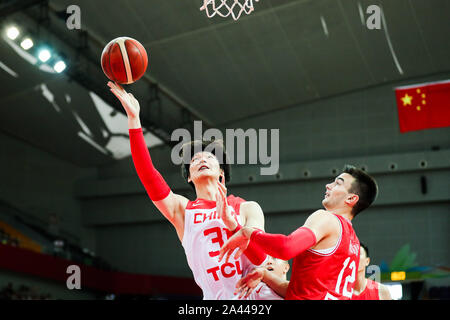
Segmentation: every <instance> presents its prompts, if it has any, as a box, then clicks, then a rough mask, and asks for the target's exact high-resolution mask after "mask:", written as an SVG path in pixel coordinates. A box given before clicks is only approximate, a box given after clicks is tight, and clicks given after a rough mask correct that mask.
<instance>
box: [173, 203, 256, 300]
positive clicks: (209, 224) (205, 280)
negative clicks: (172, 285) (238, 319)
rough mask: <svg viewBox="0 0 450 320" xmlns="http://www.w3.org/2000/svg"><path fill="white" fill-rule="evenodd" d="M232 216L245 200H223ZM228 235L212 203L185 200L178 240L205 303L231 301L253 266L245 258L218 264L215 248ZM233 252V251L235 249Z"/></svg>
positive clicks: (220, 244) (228, 236)
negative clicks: (179, 239)
mask: <svg viewBox="0 0 450 320" xmlns="http://www.w3.org/2000/svg"><path fill="white" fill-rule="evenodd" d="M227 200H228V205H229V207H230V209H231V212H232V214H233V215H236V216H237V219H238V221H239V223H241V224H242V221H241V219H240V215H239V207H240V204H241V203H242V202H244V201H245V200H243V199H241V198H237V197H234V196H232V195H230V196H228V197H227ZM231 236H232V234H231V232H230V230H229V229H228V228H227V227H226V226H225V224H224V223H223V221H222V219H221V218H220V217H219V215H218V214H217V211H216V202H215V201H211V200H205V199H197V200H196V201H189V202H188V204H187V206H186V209H185V216H184V235H183V240H182V241H181V243H182V245H183V247H184V252H185V254H186V257H187V262H188V264H189V267H190V268H191V270H192V273H193V275H194V280H195V282H196V283H197V285H198V286H199V287H200V288H201V289H202V291H203V299H205V300H231V299H232V298H233V296H234V295H233V293H234V291H235V286H236V283H237V282H238V281H239V279H241V277H242V275H243V274H246V273H247V272H248V270H251V269H253V268H254V267H255V266H254V265H253V264H252V263H251V262H250V261H249V260H248V258H247V257H246V256H245V255H241V257H240V258H239V259H238V260H235V259H234V254H233V255H232V256H231V258H230V260H229V262H228V263H226V262H225V259H223V260H222V261H221V262H220V263H219V259H218V257H219V249H220V248H221V247H222V245H223V244H224V243H225V241H226V240H228V238H230V237H231ZM236 250H237V249H236Z"/></svg>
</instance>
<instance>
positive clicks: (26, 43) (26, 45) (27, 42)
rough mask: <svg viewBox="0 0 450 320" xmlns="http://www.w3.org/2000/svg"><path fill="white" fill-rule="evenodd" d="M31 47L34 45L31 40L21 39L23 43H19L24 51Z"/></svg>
mask: <svg viewBox="0 0 450 320" xmlns="http://www.w3.org/2000/svg"><path fill="white" fill-rule="evenodd" d="M33 45H34V43H33V40H31V39H30V38H25V39H23V41H22V42H21V43H20V46H21V47H22V48H24V49H25V50H28V49H30V48H31V47H32V46H33Z"/></svg>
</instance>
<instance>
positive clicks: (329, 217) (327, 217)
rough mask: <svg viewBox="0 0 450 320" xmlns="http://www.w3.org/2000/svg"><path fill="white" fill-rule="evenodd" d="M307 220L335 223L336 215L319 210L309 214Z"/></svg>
mask: <svg viewBox="0 0 450 320" xmlns="http://www.w3.org/2000/svg"><path fill="white" fill-rule="evenodd" d="M308 219H313V220H317V221H318V220H324V221H337V220H336V215H335V214H333V213H331V212H330V211H327V210H324V209H319V210H316V211H314V212H313V213H311V214H310V215H309V217H308Z"/></svg>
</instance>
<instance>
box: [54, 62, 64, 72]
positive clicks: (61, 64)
mask: <svg viewBox="0 0 450 320" xmlns="http://www.w3.org/2000/svg"><path fill="white" fill-rule="evenodd" d="M53 69H55V71H56V72H58V73H61V72H63V71H64V70H65V69H66V64H65V62H64V61H62V60H59V61H58V62H57V63H55V65H54V66H53Z"/></svg>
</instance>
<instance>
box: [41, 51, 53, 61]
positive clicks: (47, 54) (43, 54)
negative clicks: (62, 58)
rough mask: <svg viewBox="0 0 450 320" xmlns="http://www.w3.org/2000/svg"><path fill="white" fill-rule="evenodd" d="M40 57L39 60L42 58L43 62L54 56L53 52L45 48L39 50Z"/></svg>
mask: <svg viewBox="0 0 450 320" xmlns="http://www.w3.org/2000/svg"><path fill="white" fill-rule="evenodd" d="M38 57H39V60H41V61H42V62H46V61H48V59H50V58H51V57H52V54H51V53H50V51H48V50H47V49H43V50H41V51H39V55H38Z"/></svg>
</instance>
